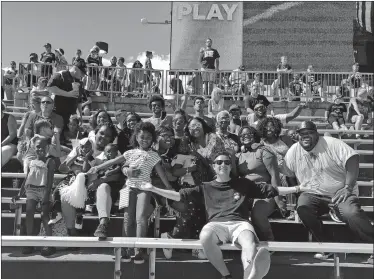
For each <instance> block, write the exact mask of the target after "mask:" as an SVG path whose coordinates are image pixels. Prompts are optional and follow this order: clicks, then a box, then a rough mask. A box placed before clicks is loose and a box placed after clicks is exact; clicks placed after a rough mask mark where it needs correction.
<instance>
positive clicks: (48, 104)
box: [25, 97, 64, 139]
mask: <svg viewBox="0 0 374 279" xmlns="http://www.w3.org/2000/svg"><path fill="white" fill-rule="evenodd" d="M40 104H41V111H40V112H32V113H30V116H29V118H28V119H27V122H26V124H25V135H26V137H27V138H28V139H31V138H32V137H33V136H34V124H35V122H36V121H37V120H38V119H41V118H44V119H47V120H48V121H50V122H51V124H52V127H53V129H54V130H55V132H56V133H58V134H60V135H61V131H62V128H63V127H64V120H63V119H62V117H61V116H60V115H58V114H57V113H55V112H54V111H53V106H54V102H53V100H52V98H51V97H43V98H41V100H40ZM53 139H54V138H53Z"/></svg>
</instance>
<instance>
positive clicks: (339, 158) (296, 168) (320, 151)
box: [281, 121, 374, 259]
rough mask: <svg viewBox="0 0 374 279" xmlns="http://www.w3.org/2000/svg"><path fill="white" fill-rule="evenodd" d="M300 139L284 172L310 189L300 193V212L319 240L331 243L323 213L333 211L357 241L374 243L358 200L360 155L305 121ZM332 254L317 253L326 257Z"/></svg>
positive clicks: (301, 217)
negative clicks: (306, 184) (321, 218)
mask: <svg viewBox="0 0 374 279" xmlns="http://www.w3.org/2000/svg"><path fill="white" fill-rule="evenodd" d="M297 133H298V134H299V142H298V143H296V144H294V145H293V146H292V147H291V148H290V149H289V150H288V152H287V154H286V156H285V158H284V162H285V163H284V164H283V166H282V167H281V172H283V173H284V174H285V175H287V176H290V177H296V178H297V180H298V181H299V182H300V183H301V184H304V183H306V182H307V183H308V185H309V186H310V188H309V189H308V190H307V191H306V192H304V193H302V194H301V195H300V196H299V199H298V203H297V213H298V215H299V217H300V219H301V221H302V223H303V224H304V225H305V226H306V227H307V228H308V229H309V231H310V232H311V233H312V234H313V236H314V238H315V239H316V240H317V241H318V242H328V241H329V240H331V239H328V238H327V235H326V234H325V232H324V230H323V224H322V221H321V220H320V219H319V217H320V216H321V215H324V214H326V213H329V212H331V213H332V215H335V216H337V217H338V218H339V219H340V220H341V221H343V222H344V223H346V224H347V226H348V227H349V228H350V230H351V231H352V232H353V234H354V235H355V236H356V238H357V240H359V241H361V242H365V243H373V233H374V231H373V226H372V225H371V223H370V220H369V218H368V217H367V215H366V214H365V212H364V211H363V210H362V209H361V207H360V203H359V199H358V185H357V177H358V174H359V155H358V154H357V152H356V151H355V150H354V149H352V148H351V147H349V146H348V145H347V144H345V143H344V142H343V141H341V140H339V139H335V138H332V137H323V136H319V134H318V132H317V128H316V125H315V124H314V123H313V122H311V121H304V122H302V123H301V125H300V127H299V129H298V130H297ZM329 256H331V254H325V253H318V254H316V255H315V258H318V259H327V258H329Z"/></svg>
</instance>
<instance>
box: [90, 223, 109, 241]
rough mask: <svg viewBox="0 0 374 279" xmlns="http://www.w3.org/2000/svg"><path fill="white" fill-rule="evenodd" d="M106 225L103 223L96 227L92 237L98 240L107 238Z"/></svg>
mask: <svg viewBox="0 0 374 279" xmlns="http://www.w3.org/2000/svg"><path fill="white" fill-rule="evenodd" d="M108 223H109V222H104V223H102V224H99V226H98V227H97V229H96V231H95V233H94V236H96V237H98V238H99V240H105V239H106V238H107V237H108Z"/></svg>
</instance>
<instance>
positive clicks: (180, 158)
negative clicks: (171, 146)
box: [171, 154, 196, 185]
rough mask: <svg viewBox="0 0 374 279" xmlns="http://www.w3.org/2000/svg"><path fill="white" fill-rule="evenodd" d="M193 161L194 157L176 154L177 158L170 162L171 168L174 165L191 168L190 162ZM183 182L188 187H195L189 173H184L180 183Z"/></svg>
mask: <svg viewBox="0 0 374 279" xmlns="http://www.w3.org/2000/svg"><path fill="white" fill-rule="evenodd" d="M195 159H196V157H195V156H192V155H184V154H178V155H177V156H175V158H174V159H173V161H172V162H171V166H172V167H173V166H175V165H182V167H183V168H188V167H190V166H191V164H192V161H193V160H195ZM183 182H186V183H188V184H190V185H195V182H194V181H193V178H192V175H191V173H186V174H185V175H184V176H183V177H182V183H183Z"/></svg>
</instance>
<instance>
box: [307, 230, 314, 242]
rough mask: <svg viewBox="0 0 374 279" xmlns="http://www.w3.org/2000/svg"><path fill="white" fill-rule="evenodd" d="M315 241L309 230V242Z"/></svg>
mask: <svg viewBox="0 0 374 279" xmlns="http://www.w3.org/2000/svg"><path fill="white" fill-rule="evenodd" d="M312 241H313V235H312V233H311V232H308V242H312Z"/></svg>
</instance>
